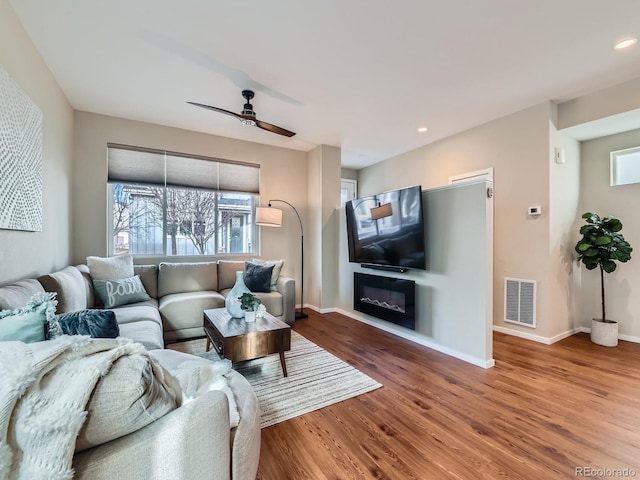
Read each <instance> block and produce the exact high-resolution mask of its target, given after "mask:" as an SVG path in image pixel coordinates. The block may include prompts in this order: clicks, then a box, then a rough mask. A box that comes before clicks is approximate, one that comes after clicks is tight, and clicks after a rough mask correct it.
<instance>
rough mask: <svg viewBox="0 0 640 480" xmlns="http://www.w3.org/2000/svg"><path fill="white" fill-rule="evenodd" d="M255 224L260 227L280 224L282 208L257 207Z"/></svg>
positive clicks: (278, 225)
mask: <svg viewBox="0 0 640 480" xmlns="http://www.w3.org/2000/svg"><path fill="white" fill-rule="evenodd" d="M256 225H260V226H261V227H280V226H282V210H280V209H279V208H273V207H257V208H256Z"/></svg>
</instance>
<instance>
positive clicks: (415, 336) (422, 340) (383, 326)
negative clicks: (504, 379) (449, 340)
mask: <svg viewBox="0 0 640 480" xmlns="http://www.w3.org/2000/svg"><path fill="white" fill-rule="evenodd" d="M335 312H337V313H340V314H342V315H344V316H346V317H349V318H353V319H354V320H357V321H359V322H362V323H366V324H367V325H371V326H372V327H376V328H379V329H380V330H384V331H385V332H388V333H391V334H393V335H397V336H398V337H402V338H405V339H407V340H410V341H412V342H415V343H418V344H420V345H423V346H425V347H428V348H430V349H432V350H435V351H437V352H440V353H444V354H445V355H449V356H451V357H455V358H458V359H460V360H464V361H465V362H468V363H470V364H472V365H475V366H477V367H481V368H491V367H494V366H495V364H496V362H495V360H494V359H491V360H484V359H482V358H477V357H473V356H471V355H467V354H466V353H464V352H460V351H458V350H455V349H453V348H449V347H446V346H444V345H440V344H439V343H436V342H434V341H432V340H430V339H429V338H428V337H425V336H424V335H421V334H419V333H417V332H414V331H411V330H407V329H404V328H401V327H398V326H396V325H395V324H393V323H389V322H385V321H383V320H380V321H377V320H372V319H368V318H365V317H364V316H362V315H358V314H356V313H353V312H349V311H347V310H342V309H340V308H337V309H335Z"/></svg>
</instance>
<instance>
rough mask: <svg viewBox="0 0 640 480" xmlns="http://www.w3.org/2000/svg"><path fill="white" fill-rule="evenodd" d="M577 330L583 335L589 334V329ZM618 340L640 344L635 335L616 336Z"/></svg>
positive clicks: (639, 339) (638, 338) (581, 328)
mask: <svg viewBox="0 0 640 480" xmlns="http://www.w3.org/2000/svg"><path fill="white" fill-rule="evenodd" d="M578 330H579V331H580V332H584V333H591V329H590V328H589V327H580V328H579V329H578ZM618 339H619V340H624V341H625V342H633V343H640V337H636V336H635V335H625V334H618Z"/></svg>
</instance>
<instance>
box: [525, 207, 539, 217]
mask: <svg viewBox="0 0 640 480" xmlns="http://www.w3.org/2000/svg"><path fill="white" fill-rule="evenodd" d="M528 213H529V215H530V216H536V215H540V214H541V213H542V207H541V206H540V205H534V206H532V207H529V210H528Z"/></svg>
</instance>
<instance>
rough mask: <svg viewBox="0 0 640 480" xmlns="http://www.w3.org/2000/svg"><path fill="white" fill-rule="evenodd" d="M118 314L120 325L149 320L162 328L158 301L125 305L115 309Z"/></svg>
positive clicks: (114, 311)
mask: <svg viewBox="0 0 640 480" xmlns="http://www.w3.org/2000/svg"><path fill="white" fill-rule="evenodd" d="M112 310H113V313H115V314H116V320H117V321H118V325H123V324H125V323H132V322H137V321H139V320H149V321H151V322H155V323H156V324H157V325H158V327H162V321H161V320H160V313H159V312H158V304H157V301H156V300H148V301H146V302H140V303H134V304H131V305H123V306H121V307H117V308H113V309H112Z"/></svg>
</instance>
